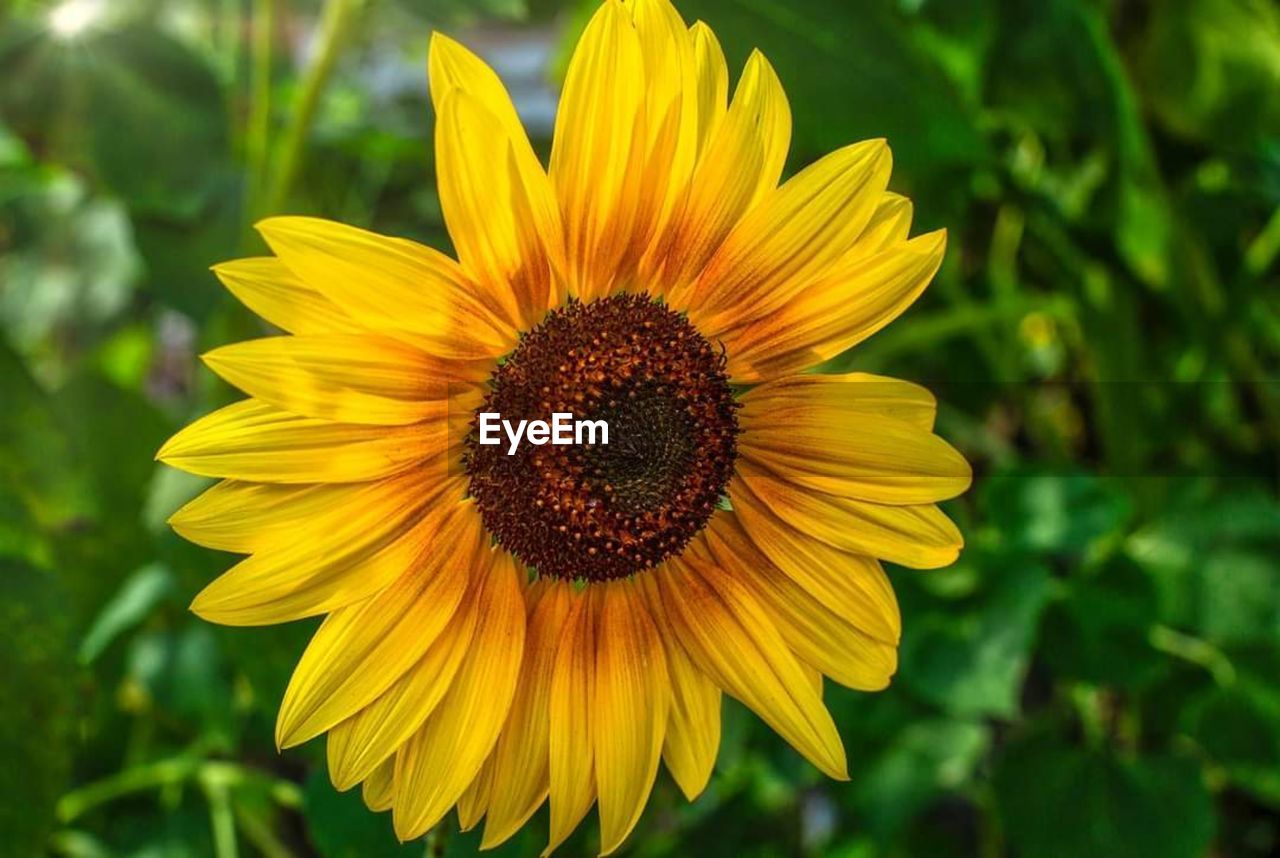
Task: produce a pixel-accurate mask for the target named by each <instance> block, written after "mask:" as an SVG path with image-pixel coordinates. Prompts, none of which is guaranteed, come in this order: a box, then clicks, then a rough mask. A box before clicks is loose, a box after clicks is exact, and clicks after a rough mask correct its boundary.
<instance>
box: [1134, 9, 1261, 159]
mask: <svg viewBox="0 0 1280 858" xmlns="http://www.w3.org/2000/svg"><path fill="white" fill-rule="evenodd" d="M1136 58H1137V63H1136V67H1137V71H1138V76H1139V79H1140V80H1141V82H1142V84H1143V96H1144V97H1145V99H1146V100H1147V102H1148V103H1149V104H1150V106H1151V108H1152V109H1153V111H1154V112H1155V115H1156V116H1157V117H1158V118H1159V120H1160V121H1161V122H1162V123H1164V125H1165V126H1166V127H1168V128H1169V129H1171V130H1172V131H1174V132H1175V133H1177V134H1180V135H1183V136H1185V137H1189V138H1192V139H1194V140H1200V141H1208V142H1212V143H1214V144H1217V145H1219V146H1222V147H1225V148H1228V149H1234V150H1242V149H1246V148H1247V147H1249V146H1250V145H1252V144H1253V143H1255V141H1258V140H1260V139H1261V138H1265V137H1268V136H1274V135H1275V134H1276V133H1277V132H1280V11H1278V10H1277V8H1276V6H1275V4H1274V3H1269V2H1266V0H1166V2H1163V3H1157V4H1153V5H1152V7H1151V10H1150V14H1149V17H1148V19H1147V26H1146V30H1145V32H1144V33H1143V37H1142V41H1141V44H1140V46H1139V49H1138V51H1137V52H1136Z"/></svg>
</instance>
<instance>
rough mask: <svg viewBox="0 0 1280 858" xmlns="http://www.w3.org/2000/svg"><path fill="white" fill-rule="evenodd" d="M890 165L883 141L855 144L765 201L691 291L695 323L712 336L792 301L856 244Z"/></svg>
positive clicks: (726, 242) (809, 169)
mask: <svg viewBox="0 0 1280 858" xmlns="http://www.w3.org/2000/svg"><path fill="white" fill-rule="evenodd" d="M730 112H732V111H730ZM726 124H727V123H726ZM891 167H892V158H891V157H890V156H889V147H888V146H886V145H885V143H884V141H883V140H870V141H867V142H865V143H857V144H855V145H852V146H846V147H845V148H843V149H838V150H836V151H835V152H832V153H831V154H830V155H827V156H826V157H824V158H822V159H821V160H819V161H817V162H816V163H814V164H812V165H810V166H809V167H807V168H805V169H804V170H802V171H801V172H800V173H799V174H797V175H796V176H794V177H793V178H791V179H790V180H788V181H787V182H786V183H785V184H784V185H782V186H781V187H780V188H778V189H777V190H776V191H774V192H772V193H771V194H769V195H768V196H766V197H765V198H764V199H762V200H761V201H760V203H759V204H758V205H757V206H755V207H754V208H753V209H752V210H751V211H750V212H748V213H747V215H746V216H745V217H744V218H743V219H742V221H741V222H740V223H739V224H738V225H737V226H736V227H735V228H734V230H733V231H732V232H731V233H730V234H729V235H728V237H727V238H725V240H724V243H723V244H722V245H721V246H720V249H719V250H718V251H716V254H715V256H713V257H712V258H711V260H710V261H709V262H708V263H707V267H706V269H705V270H704V271H703V272H702V275H701V276H700V277H699V278H698V281H697V283H696V284H695V285H694V287H693V289H692V293H691V294H692V295H693V297H692V298H691V299H690V305H689V318H690V319H691V320H692V321H693V322H694V323H695V324H696V325H697V326H698V329H699V330H700V331H702V333H703V334H705V335H706V336H709V337H713V338H714V337H716V336H718V335H719V334H720V332H721V331H724V330H727V329H729V328H731V327H733V326H735V325H740V324H741V323H742V321H743V319H744V318H759V317H763V316H766V315H768V314H770V313H772V312H774V311H776V310H777V309H778V308H779V307H782V306H784V305H785V304H787V303H788V302H789V301H790V300H791V299H792V297H793V296H794V294H795V292H796V290H797V289H800V288H802V287H804V286H805V285H807V284H808V283H809V281H811V280H812V279H814V278H815V277H818V276H820V275H821V274H822V273H823V272H824V271H827V270H828V269H829V268H830V267H831V266H832V265H833V264H834V263H835V262H836V261H837V260H839V259H840V257H842V256H843V255H844V254H845V253H847V252H848V250H849V249H850V248H851V247H852V246H853V244H854V242H855V240H856V239H857V237H858V235H859V234H860V233H861V232H862V230H863V228H864V227H865V226H866V225H867V222H868V221H869V220H870V219H871V215H872V214H873V213H874V212H875V210H876V207H877V205H878V204H879V201H880V198H881V195H882V194H883V193H884V189H885V185H886V184H887V183H888V181H889V172H890V169H891Z"/></svg>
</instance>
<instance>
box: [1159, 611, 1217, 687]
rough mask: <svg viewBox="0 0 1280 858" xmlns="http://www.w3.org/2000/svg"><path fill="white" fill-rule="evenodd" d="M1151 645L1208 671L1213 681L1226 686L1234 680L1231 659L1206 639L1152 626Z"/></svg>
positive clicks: (1163, 627)
mask: <svg viewBox="0 0 1280 858" xmlns="http://www.w3.org/2000/svg"><path fill="white" fill-rule="evenodd" d="M1149 640H1150V641H1151V645H1152V646H1153V647H1155V648H1156V649H1158V650H1160V651H1161V652H1163V653H1167V654H1169V655H1171V656H1174V657H1175V658H1180V659H1182V660H1183V661H1187V662H1190V663H1191V664H1195V665H1199V666H1200V667H1203V668H1204V669H1205V670H1207V671H1209V673H1210V675H1212V676H1213V680H1214V682H1216V683H1218V685H1220V686H1222V687H1224V688H1226V687H1229V686H1231V685H1232V684H1234V683H1235V681H1236V669H1235V667H1234V666H1233V665H1232V664H1231V660H1230V659H1229V658H1227V656H1226V655H1225V654H1224V653H1223V652H1222V650H1220V649H1218V648H1217V647H1215V646H1214V645H1213V644H1211V643H1209V642H1208V641H1204V640H1201V639H1200V638H1196V637H1192V636H1191V635H1188V634H1184V633H1182V632H1180V631H1177V630H1175V629H1171V628H1169V627H1168V626H1154V627H1152V629H1151V634H1150V636H1149Z"/></svg>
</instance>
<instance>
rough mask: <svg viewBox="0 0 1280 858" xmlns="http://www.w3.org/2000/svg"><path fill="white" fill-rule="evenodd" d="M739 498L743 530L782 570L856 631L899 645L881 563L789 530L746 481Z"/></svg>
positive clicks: (897, 620)
mask: <svg viewBox="0 0 1280 858" xmlns="http://www.w3.org/2000/svg"><path fill="white" fill-rule="evenodd" d="M734 497H735V498H737V500H735V501H734V505H733V512H734V513H735V515H736V517H737V518H738V520H739V521H740V522H741V524H742V529H743V530H745V531H746V533H747V534H748V535H749V537H750V539H751V542H752V543H753V544H754V545H755V546H756V547H757V548H759V549H760V550H761V551H762V552H763V553H764V554H765V556H767V557H768V558H769V559H770V560H771V561H772V562H773V564H774V565H776V566H777V567H778V569H780V570H781V571H782V572H783V573H785V574H786V575H787V576H789V577H790V578H791V580H793V581H795V582H796V584H798V585H799V586H801V587H803V588H804V589H805V590H806V591H807V592H809V593H811V594H812V595H813V597H814V598H815V599H817V600H818V602H819V603H821V604H823V605H826V606H827V607H829V608H831V609H832V610H833V611H835V612H836V614H838V615H839V616H841V617H843V618H844V619H845V620H847V621H848V622H850V623H852V624H853V625H854V626H856V627H857V628H859V629H861V630H863V631H864V632H866V633H867V634H869V635H871V636H872V637H874V638H877V639H878V640H882V641H884V642H886V643H892V644H896V643H897V642H898V638H899V636H900V635H901V633H902V618H901V615H900V613H899V611H898V600H897V598H896V597H895V596H894V593H893V587H892V586H891V585H890V584H889V579H888V577H887V576H886V575H885V574H884V569H883V568H882V567H881V566H880V562H879V561H878V560H876V559H875V558H873V557H868V556H866V555H861V554H850V553H849V552H847V551H841V550H840V549H839V548H836V547H834V546H831V545H828V544H827V543H825V542H822V541H821V540H819V539H815V538H813V537H812V536H810V535H809V534H808V533H806V532H802V531H800V530H797V529H796V528H794V527H792V526H790V525H789V524H787V523H785V522H784V521H783V520H782V519H780V518H778V517H777V516H776V515H774V514H773V513H772V512H771V511H770V509H769V508H768V506H766V505H765V504H764V503H763V502H762V501H761V500H760V499H759V498H757V497H756V496H755V495H754V494H753V493H752V491H751V489H750V488H748V487H747V484H746V483H745V482H744V481H741V480H739V481H737V483H736V485H735V487H734ZM726 532H728V533H729V534H730V535H732V531H726ZM717 534H718V535H719V534H720V531H717Z"/></svg>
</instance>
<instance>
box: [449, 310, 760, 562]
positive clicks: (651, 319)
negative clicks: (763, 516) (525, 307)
mask: <svg viewBox="0 0 1280 858" xmlns="http://www.w3.org/2000/svg"><path fill="white" fill-rule="evenodd" d="M724 366H725V360H724V355H723V354H722V353H721V351H720V350H719V349H717V348H715V347H714V346H712V344H711V343H709V342H708V341H707V339H706V338H705V337H703V336H702V335H701V334H700V333H698V331H697V330H696V329H695V328H694V327H693V326H692V325H691V324H690V323H689V322H688V320H687V319H685V318H684V317H683V316H681V315H680V314H678V313H676V312H674V311H672V310H670V309H668V308H666V307H663V306H662V305H660V304H657V303H654V302H653V301H651V300H650V299H648V298H646V297H643V296H637V295H617V296H613V297H611V298H605V299H602V300H599V301H595V302H593V303H589V304H583V303H578V302H571V303H569V304H568V305H566V306H565V307H563V308H561V309H559V310H556V311H554V312H552V313H551V314H550V315H548V316H547V317H546V319H545V320H544V321H543V322H542V323H541V324H540V325H538V326H537V327H535V328H534V329H533V330H531V331H529V332H528V333H527V334H525V335H524V337H522V339H521V341H520V345H519V346H518V347H517V348H516V350H515V351H514V352H513V353H512V354H511V355H510V356H509V357H508V358H507V359H506V360H505V361H503V362H502V363H501V364H500V366H499V367H498V368H497V370H496V371H495V372H494V374H493V376H492V378H491V379H490V384H489V390H488V394H487V396H486V397H485V400H484V403H483V404H482V405H481V406H480V407H479V408H478V409H477V410H476V415H477V417H476V419H475V420H473V422H472V431H471V434H470V435H469V436H468V438H467V443H466V454H465V464H466V469H467V474H468V476H469V477H470V493H471V496H472V497H473V498H475V500H476V504H477V506H478V507H479V509H480V513H481V515H482V517H483V519H484V523H485V526H486V527H487V528H488V529H489V531H490V533H492V534H493V537H494V539H495V540H496V541H497V542H498V543H499V544H500V545H501V546H502V547H503V548H505V549H507V550H508V551H510V552H511V553H512V554H514V555H516V556H517V557H519V558H520V560H522V561H523V562H524V563H525V564H526V565H528V566H530V567H532V568H533V569H535V570H537V572H538V573H539V574H540V575H550V576H554V577H557V578H563V579H566V580H575V579H586V580H592V581H603V580H610V579H614V578H622V577H625V576H627V575H631V574H633V573H635V572H638V571H640V570H642V569H647V568H649V567H651V566H654V565H656V564H657V563H659V562H661V561H662V560H664V559H665V558H667V557H669V556H671V555H673V554H678V553H679V552H680V551H681V550H683V549H684V547H685V546H686V545H687V544H688V543H689V540H690V539H691V538H692V537H693V536H694V535H695V534H697V533H698V531H700V530H701V529H702V528H703V526H704V525H705V524H706V523H707V521H708V519H710V517H711V515H712V513H714V512H715V510H716V507H717V505H718V504H719V502H720V499H721V497H722V495H723V494H724V490H725V486H726V485H727V483H728V481H729V477H730V476H731V474H732V473H733V463H734V459H735V457H736V455H737V446H736V443H737V435H738V422H737V403H736V402H735V401H734V398H733V393H732V390H731V389H730V387H729V383H728V379H727V377H726V375H725V371H724ZM566 412H567V413H571V414H572V415H573V417H574V419H575V420H603V421H605V422H606V423H607V424H608V427H609V443H608V444H601V443H595V444H591V443H586V442H585V436H584V443H581V444H577V443H572V444H562V445H555V444H549V443H548V444H543V445H534V444H531V443H528V442H525V443H521V444H519V445H518V446H517V448H516V450H515V452H514V453H512V454H509V452H508V451H509V445H508V444H509V442H508V440H507V436H506V435H502V437H501V443H498V444H480V443H479V432H478V426H479V415H480V414H482V413H496V414H498V415H500V416H501V419H502V420H505V421H509V422H510V423H511V424H512V425H517V424H518V423H519V421H520V420H529V421H533V420H541V421H545V422H547V423H551V422H552V415H554V414H556V413H566Z"/></svg>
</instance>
